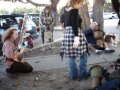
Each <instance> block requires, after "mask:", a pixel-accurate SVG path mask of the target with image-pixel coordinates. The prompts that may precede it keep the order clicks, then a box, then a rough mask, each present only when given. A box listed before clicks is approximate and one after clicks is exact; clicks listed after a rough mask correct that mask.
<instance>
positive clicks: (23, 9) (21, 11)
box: [13, 7, 39, 14]
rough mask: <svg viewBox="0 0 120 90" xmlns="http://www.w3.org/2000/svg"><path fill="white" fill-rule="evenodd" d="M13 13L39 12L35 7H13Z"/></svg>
mask: <svg viewBox="0 0 120 90" xmlns="http://www.w3.org/2000/svg"><path fill="white" fill-rule="evenodd" d="M13 13H15V14H23V13H39V10H38V9H37V8H29V9H28V8H19V7H17V8H15V9H14V11H13Z"/></svg>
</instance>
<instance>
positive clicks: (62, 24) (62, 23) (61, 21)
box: [60, 13, 64, 29]
mask: <svg viewBox="0 0 120 90" xmlns="http://www.w3.org/2000/svg"><path fill="white" fill-rule="evenodd" d="M60 24H61V27H62V29H63V28H64V13H63V14H62V15H61V16H60Z"/></svg>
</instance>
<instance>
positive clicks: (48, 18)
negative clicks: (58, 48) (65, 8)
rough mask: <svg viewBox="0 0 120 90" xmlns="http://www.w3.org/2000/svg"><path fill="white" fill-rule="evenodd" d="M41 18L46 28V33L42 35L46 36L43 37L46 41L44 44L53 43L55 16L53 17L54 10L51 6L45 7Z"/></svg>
mask: <svg viewBox="0 0 120 90" xmlns="http://www.w3.org/2000/svg"><path fill="white" fill-rule="evenodd" d="M40 18H41V22H42V25H44V26H45V31H44V33H42V34H44V35H42V36H44V39H43V40H45V41H43V42H44V43H51V42H53V20H54V16H53V13H52V10H51V8H50V7H49V6H46V7H45V9H44V11H43V12H42V15H41V17H40ZM44 43H43V44H44Z"/></svg>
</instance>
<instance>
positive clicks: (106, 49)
mask: <svg viewBox="0 0 120 90" xmlns="http://www.w3.org/2000/svg"><path fill="white" fill-rule="evenodd" d="M103 45H104V48H105V53H114V52H115V50H114V49H110V48H109V47H108V45H107V43H105V42H104V43H103Z"/></svg>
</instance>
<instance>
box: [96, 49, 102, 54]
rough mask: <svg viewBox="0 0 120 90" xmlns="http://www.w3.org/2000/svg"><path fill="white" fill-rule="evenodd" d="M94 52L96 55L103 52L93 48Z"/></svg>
mask: <svg viewBox="0 0 120 90" xmlns="http://www.w3.org/2000/svg"><path fill="white" fill-rule="evenodd" d="M95 53H96V54H97V55H101V54H102V53H103V52H102V51H101V50H95Z"/></svg>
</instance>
